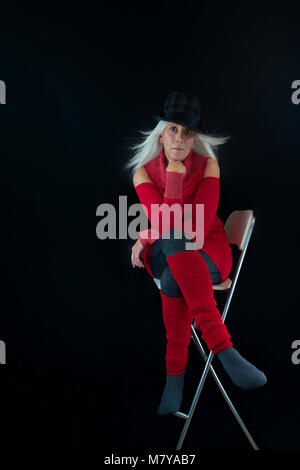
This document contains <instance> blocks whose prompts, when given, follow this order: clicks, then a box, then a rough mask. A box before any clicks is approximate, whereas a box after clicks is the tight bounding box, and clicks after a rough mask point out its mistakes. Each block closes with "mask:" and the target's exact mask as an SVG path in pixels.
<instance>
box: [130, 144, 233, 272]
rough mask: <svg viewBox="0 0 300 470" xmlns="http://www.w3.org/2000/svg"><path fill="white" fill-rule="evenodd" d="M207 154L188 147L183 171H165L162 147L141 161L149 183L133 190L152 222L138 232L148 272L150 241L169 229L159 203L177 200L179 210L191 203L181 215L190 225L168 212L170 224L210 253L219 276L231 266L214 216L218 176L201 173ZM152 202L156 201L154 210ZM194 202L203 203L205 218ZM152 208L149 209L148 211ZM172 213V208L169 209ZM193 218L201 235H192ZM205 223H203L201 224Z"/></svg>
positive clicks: (175, 202)
mask: <svg viewBox="0 0 300 470" xmlns="http://www.w3.org/2000/svg"><path fill="white" fill-rule="evenodd" d="M207 161H208V157H205V156H203V155H200V154H198V153H196V152H194V151H193V150H191V151H190V153H189V154H188V156H187V157H186V159H185V160H183V162H182V163H183V164H184V166H185V167H186V174H182V173H176V172H170V171H166V167H167V163H168V160H167V158H166V157H165V154H164V148H163V147H162V149H161V152H160V154H159V155H158V156H157V157H155V158H154V159H153V160H151V161H150V162H148V163H146V164H145V165H144V168H145V170H146V172H147V174H148V176H149V178H150V179H151V181H152V183H141V184H139V185H137V186H136V188H135V190H136V192H137V195H138V197H139V200H140V203H141V204H143V205H144V206H145V209H146V211H147V212H146V215H147V216H148V219H149V221H150V222H151V229H149V230H145V231H143V232H140V240H141V243H142V244H143V245H144V246H145V247H146V249H145V251H144V254H143V261H144V265H145V267H146V269H147V271H148V273H149V274H150V275H151V276H152V277H154V276H153V274H152V273H151V270H150V255H151V249H152V246H153V243H154V242H155V240H157V239H158V238H160V237H161V236H162V234H163V233H164V232H165V231H166V230H167V229H168V228H167V227H166V228H165V227H164V225H163V219H164V218H163V212H162V206H161V204H163V203H164V204H165V207H171V206H172V205H173V204H178V207H177V208H178V210H179V211H180V208H181V209H182V214H183V207H184V206H183V205H184V204H191V206H190V209H189V210H186V207H187V208H188V206H185V210H184V219H185V220H186V219H189V220H190V223H191V227H190V228H188V227H187V225H184V224H183V222H182V220H183V217H182V216H181V217H175V216H172V215H171V219H170V226H169V229H170V228H175V229H176V228H180V229H182V230H184V231H185V233H187V234H188V235H190V237H191V238H192V240H193V241H194V242H195V243H196V244H197V246H198V249H201V250H202V251H204V252H205V253H207V254H208V256H210V258H211V259H212V260H213V261H214V263H215V264H216V266H217V267H218V269H219V271H220V274H221V280H222V281H223V280H224V279H226V277H227V276H228V275H229V273H230V271H231V268H232V262H233V261H232V252H231V248H230V246H229V243H228V240H227V237H226V233H225V230H224V225H223V222H222V221H221V219H220V218H219V217H218V216H217V214H216V211H217V208H218V204H219V193H220V179H219V178H216V177H212V176H206V177H204V173H205V168H206V164H207ZM153 204H157V206H156V207H157V210H156V211H153V207H155V206H153ZM196 204H204V218H203V217H202V214H203V213H202V212H201V211H200V212H197V211H196ZM173 207H175V206H173ZM151 209H152V213H151ZM171 214H172V212H171ZM196 221H197V227H198V231H197V234H198V232H199V223H201V224H202V228H203V230H202V234H203V236H204V238H203V237H202V239H201V237H200V238H199V236H197V237H196V236H195V235H194V236H192V234H191V232H190V230H191V228H192V230H193V232H194V234H195V233H196ZM203 223H204V227H203Z"/></svg>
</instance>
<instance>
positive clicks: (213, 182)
mask: <svg viewBox="0 0 300 470" xmlns="http://www.w3.org/2000/svg"><path fill="white" fill-rule="evenodd" d="M219 197H220V168H219V164H218V162H217V161H216V160H213V159H212V158H209V159H208V161H207V164H206V169H205V172H204V176H203V178H202V180H201V181H200V183H199V186H198V188H197V191H196V194H195V198H194V201H193V210H192V229H193V232H194V233H197V230H196V220H197V218H196V205H197V204H204V220H203V223H204V228H203V235H204V237H203V242H204V240H205V238H206V236H207V234H208V233H209V231H210V229H211V227H212V224H213V222H214V220H215V217H216V213H217V209H218V204H219ZM198 223H199V220H198Z"/></svg>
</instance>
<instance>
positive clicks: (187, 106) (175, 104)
mask: <svg viewBox="0 0 300 470" xmlns="http://www.w3.org/2000/svg"><path fill="white" fill-rule="evenodd" d="M153 117H154V118H155V119H156V120H158V121H160V120H161V119H163V120H164V121H170V122H175V123H176V124H180V125H181V126H184V127H187V128H188V129H193V130H195V131H201V132H204V130H203V126H202V121H201V119H200V100H199V98H197V96H193V95H190V94H189V93H184V92H181V91H173V92H172V93H170V94H169V95H168V96H167V99H166V101H165V104H164V107H163V109H162V111H160V113H159V114H155V115H154V116H153Z"/></svg>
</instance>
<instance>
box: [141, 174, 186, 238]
mask: <svg viewBox="0 0 300 470" xmlns="http://www.w3.org/2000/svg"><path fill="white" fill-rule="evenodd" d="M183 178H184V173H177V172H174V171H166V188H165V193H164V197H163V198H162V197H161V194H160V192H159V191H158V189H157V188H156V187H155V185H154V184H153V183H141V184H138V185H137V186H136V187H135V190H136V192H137V195H138V197H139V200H140V202H141V204H143V205H144V206H145V209H146V211H145V212H146V215H147V217H148V219H149V220H150V222H151V229H149V230H144V231H143V232H140V237H139V239H140V241H141V243H142V245H144V246H147V245H148V244H151V243H154V242H155V240H157V239H158V238H160V237H161V235H162V232H163V231H165V230H168V227H165V224H164V223H163V220H166V219H168V217H165V218H163V211H162V209H161V205H162V204H165V208H166V209H167V208H168V207H171V206H172V205H173V204H176V203H177V204H179V205H180V207H178V208H177V214H181V217H179V218H180V226H182V214H183V204H182V183H183ZM154 204H157V206H156V207H153V205H154ZM171 214H172V212H171ZM177 220H178V217H177V218H176V221H177ZM174 227H175V224H174V218H172V217H171V220H170V225H169V229H171V228H174Z"/></svg>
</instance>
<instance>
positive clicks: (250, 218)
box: [153, 209, 259, 450]
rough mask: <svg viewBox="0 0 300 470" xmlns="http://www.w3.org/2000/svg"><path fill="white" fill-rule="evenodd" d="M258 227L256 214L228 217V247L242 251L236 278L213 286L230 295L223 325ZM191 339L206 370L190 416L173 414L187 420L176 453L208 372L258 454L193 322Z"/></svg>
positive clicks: (236, 213)
mask: <svg viewBox="0 0 300 470" xmlns="http://www.w3.org/2000/svg"><path fill="white" fill-rule="evenodd" d="M254 224H255V216H254V214H253V211H252V210H250V209H249V210H236V211H233V212H232V213H231V214H230V215H229V217H228V218H227V220H226V223H225V226H224V229H225V232H226V236H227V239H228V242H229V244H235V245H236V246H237V247H238V249H239V257H238V260H237V263H236V266H235V267H234V270H233V275H232V280H231V279H230V278H229V277H228V278H227V279H225V280H224V281H223V282H222V283H220V284H215V285H213V290H222V291H227V292H228V295H227V298H226V301H225V306H224V309H223V313H222V321H223V323H224V322H225V319H226V316H227V312H228V309H229V306H230V302H231V299H232V296H233V292H234V289H235V286H236V283H237V280H238V277H239V273H240V270H241V267H242V264H243V261H244V257H245V254H246V251H247V247H248V244H249V241H250V238H251V235H252V231H253V227H254ZM153 280H154V282H155V283H156V285H157V287H158V288H159V289H160V281H159V279H156V278H153ZM191 337H192V339H193V341H194V343H195V346H196V348H197V350H198V351H199V352H200V354H201V356H202V358H203V360H204V361H205V367H204V370H203V373H202V376H201V379H200V382H199V385H198V387H197V390H196V392H195V395H194V398H193V401H192V404H191V407H190V410H189V412H188V414H185V413H182V412H180V411H177V412H175V413H173V414H174V415H175V416H178V417H179V418H183V419H184V420H185V424H184V427H183V429H182V432H181V435H180V437H179V440H178V443H177V446H176V450H180V449H181V448H182V445H183V442H184V439H185V437H186V434H187V431H188V428H189V425H190V424H191V420H192V417H193V414H194V411H195V409H196V406H197V403H198V400H199V398H200V395H201V392H202V390H203V387H204V384H205V381H206V378H207V375H208V372H211V374H212V376H213V379H214V380H215V382H216V384H217V386H218V387H219V389H220V391H221V393H222V395H223V397H224V399H225V401H226V403H227V405H228V406H229V408H230V410H231V411H232V413H233V415H234V417H235V418H236V420H237V422H238V423H239V425H240V427H241V429H242V431H243V432H244V434H245V435H246V437H247V439H248V440H249V442H250V444H251V446H252V447H253V449H254V450H259V448H258V446H257V444H256V443H255V441H254V439H253V438H252V436H251V434H250V433H249V431H248V429H247V428H246V426H245V424H244V422H243V421H242V419H241V417H240V416H239V414H238V412H237V410H236V409H235V407H234V406H233V404H232V402H231V400H230V398H229V396H228V394H227V393H226V391H225V389H224V387H223V385H222V383H221V381H220V379H219V378H218V376H217V374H216V372H215V370H214V369H213V367H212V360H213V357H214V355H213V353H212V351H210V353H209V355H208V356H207V355H206V353H205V351H204V348H203V346H202V344H201V342H200V339H199V337H198V335H197V332H196V329H195V321H193V324H192V327H191Z"/></svg>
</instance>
